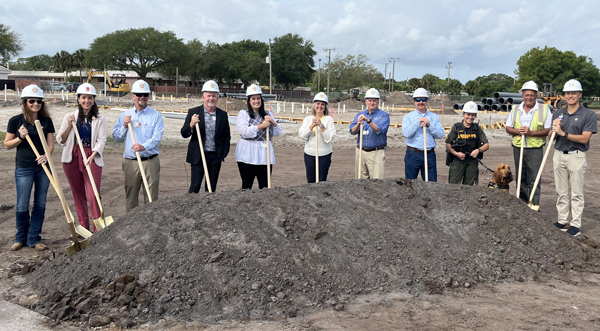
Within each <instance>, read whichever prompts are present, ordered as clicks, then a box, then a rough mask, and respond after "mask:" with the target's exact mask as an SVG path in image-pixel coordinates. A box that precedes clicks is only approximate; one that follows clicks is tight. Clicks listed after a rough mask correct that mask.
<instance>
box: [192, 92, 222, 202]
mask: <svg viewBox="0 0 600 331" xmlns="http://www.w3.org/2000/svg"><path fill="white" fill-rule="evenodd" d="M225 102H227V100H226V101H225ZM196 133H198V144H200V156H202V166H203V167H204V179H205V180H206V186H208V192H209V193H212V186H211V185H210V176H209V175H208V166H207V165H206V157H205V156H204V145H202V137H201V136H200V125H198V123H196Z"/></svg>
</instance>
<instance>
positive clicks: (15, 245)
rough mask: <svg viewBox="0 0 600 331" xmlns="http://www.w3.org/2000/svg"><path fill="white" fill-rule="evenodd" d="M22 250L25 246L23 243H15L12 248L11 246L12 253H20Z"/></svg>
mask: <svg viewBox="0 0 600 331" xmlns="http://www.w3.org/2000/svg"><path fill="white" fill-rule="evenodd" d="M21 248H23V244H21V243H14V244H12V246H10V250H11V251H18V250H19V249H21Z"/></svg>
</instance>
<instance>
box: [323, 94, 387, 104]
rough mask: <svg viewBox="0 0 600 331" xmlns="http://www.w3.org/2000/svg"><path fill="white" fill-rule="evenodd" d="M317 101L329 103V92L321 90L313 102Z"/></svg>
mask: <svg viewBox="0 0 600 331" xmlns="http://www.w3.org/2000/svg"><path fill="white" fill-rule="evenodd" d="M378 94H379V93H378ZM317 101H323V102H325V103H329V98H328V97H327V94H325V93H323V92H319V93H317V94H315V97H314V99H313V102H317Z"/></svg>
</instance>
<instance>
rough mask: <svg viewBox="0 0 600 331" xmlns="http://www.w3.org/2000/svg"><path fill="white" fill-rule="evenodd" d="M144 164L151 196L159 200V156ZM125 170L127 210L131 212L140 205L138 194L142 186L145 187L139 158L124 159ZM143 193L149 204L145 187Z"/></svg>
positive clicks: (143, 162)
mask: <svg viewBox="0 0 600 331" xmlns="http://www.w3.org/2000/svg"><path fill="white" fill-rule="evenodd" d="M142 166H143V167H144V172H145V173H146V180H147V181H148V189H149V190H150V196H152V201H156V200H158V184H159V182H160V161H159V159H158V156H156V157H154V158H153V159H151V160H146V161H142ZM123 172H124V173H125V197H126V198H127V204H126V210H127V212H128V213H129V211H130V210H132V209H133V208H135V207H137V206H138V205H139V197H138V195H139V193H140V187H142V188H143V184H142V174H141V172H140V168H139V166H138V161H137V159H136V160H129V159H123ZM142 194H143V195H144V204H147V203H148V195H147V194H146V190H145V189H142Z"/></svg>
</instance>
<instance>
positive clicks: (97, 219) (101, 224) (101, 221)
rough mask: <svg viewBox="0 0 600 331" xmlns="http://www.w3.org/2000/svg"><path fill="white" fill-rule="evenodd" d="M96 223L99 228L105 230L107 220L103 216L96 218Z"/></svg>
mask: <svg viewBox="0 0 600 331" xmlns="http://www.w3.org/2000/svg"><path fill="white" fill-rule="evenodd" d="M94 225H95V226H96V229H98V230H103V229H104V228H105V227H106V224H105V222H104V221H103V220H102V219H101V218H96V219H94Z"/></svg>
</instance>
